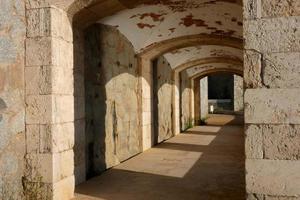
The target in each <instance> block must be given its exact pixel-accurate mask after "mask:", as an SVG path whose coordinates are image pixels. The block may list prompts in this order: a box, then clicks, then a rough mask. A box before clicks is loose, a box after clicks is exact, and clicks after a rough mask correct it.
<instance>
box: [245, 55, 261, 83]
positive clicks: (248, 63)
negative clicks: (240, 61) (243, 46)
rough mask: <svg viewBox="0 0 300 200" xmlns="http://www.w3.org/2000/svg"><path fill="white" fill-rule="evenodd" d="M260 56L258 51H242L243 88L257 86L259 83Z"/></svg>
mask: <svg viewBox="0 0 300 200" xmlns="http://www.w3.org/2000/svg"><path fill="white" fill-rule="evenodd" d="M261 57H262V55H261V54H260V53H259V52H256V51H251V50H246V51H244V83H245V88H259V87H261V86H262V83H261V81H262V80H261V66H262V65H261Z"/></svg>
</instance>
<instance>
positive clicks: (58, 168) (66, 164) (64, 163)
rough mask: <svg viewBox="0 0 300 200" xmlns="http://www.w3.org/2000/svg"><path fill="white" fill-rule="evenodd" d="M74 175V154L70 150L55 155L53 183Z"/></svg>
mask: <svg viewBox="0 0 300 200" xmlns="http://www.w3.org/2000/svg"><path fill="white" fill-rule="evenodd" d="M73 174H74V152H73V150H68V151H64V152H60V153H55V154H53V182H54V183H56V182H58V181H60V180H63V179H65V178H68V177H70V176H73Z"/></svg>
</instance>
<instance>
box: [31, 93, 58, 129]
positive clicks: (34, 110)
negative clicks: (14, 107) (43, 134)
mask: <svg viewBox="0 0 300 200" xmlns="http://www.w3.org/2000/svg"><path fill="white" fill-rule="evenodd" d="M52 108H53V105H52V96H50V95H32V96H27V97H26V123H27V124H47V123H51V122H52V114H53V113H52Z"/></svg>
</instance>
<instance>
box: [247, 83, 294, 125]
mask: <svg viewBox="0 0 300 200" xmlns="http://www.w3.org/2000/svg"><path fill="white" fill-rule="evenodd" d="M299 106H300V98H299V90H298V89H247V90H246V92H245V123H247V124H283V123H290V124H299V123H300V115H299V112H298V110H299V109H300V107H299Z"/></svg>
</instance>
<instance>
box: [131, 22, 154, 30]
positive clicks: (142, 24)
mask: <svg viewBox="0 0 300 200" xmlns="http://www.w3.org/2000/svg"><path fill="white" fill-rule="evenodd" d="M136 25H137V26H138V27H139V28H140V29H144V28H150V29H151V28H153V27H155V25H151V24H145V23H137V24H136Z"/></svg>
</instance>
